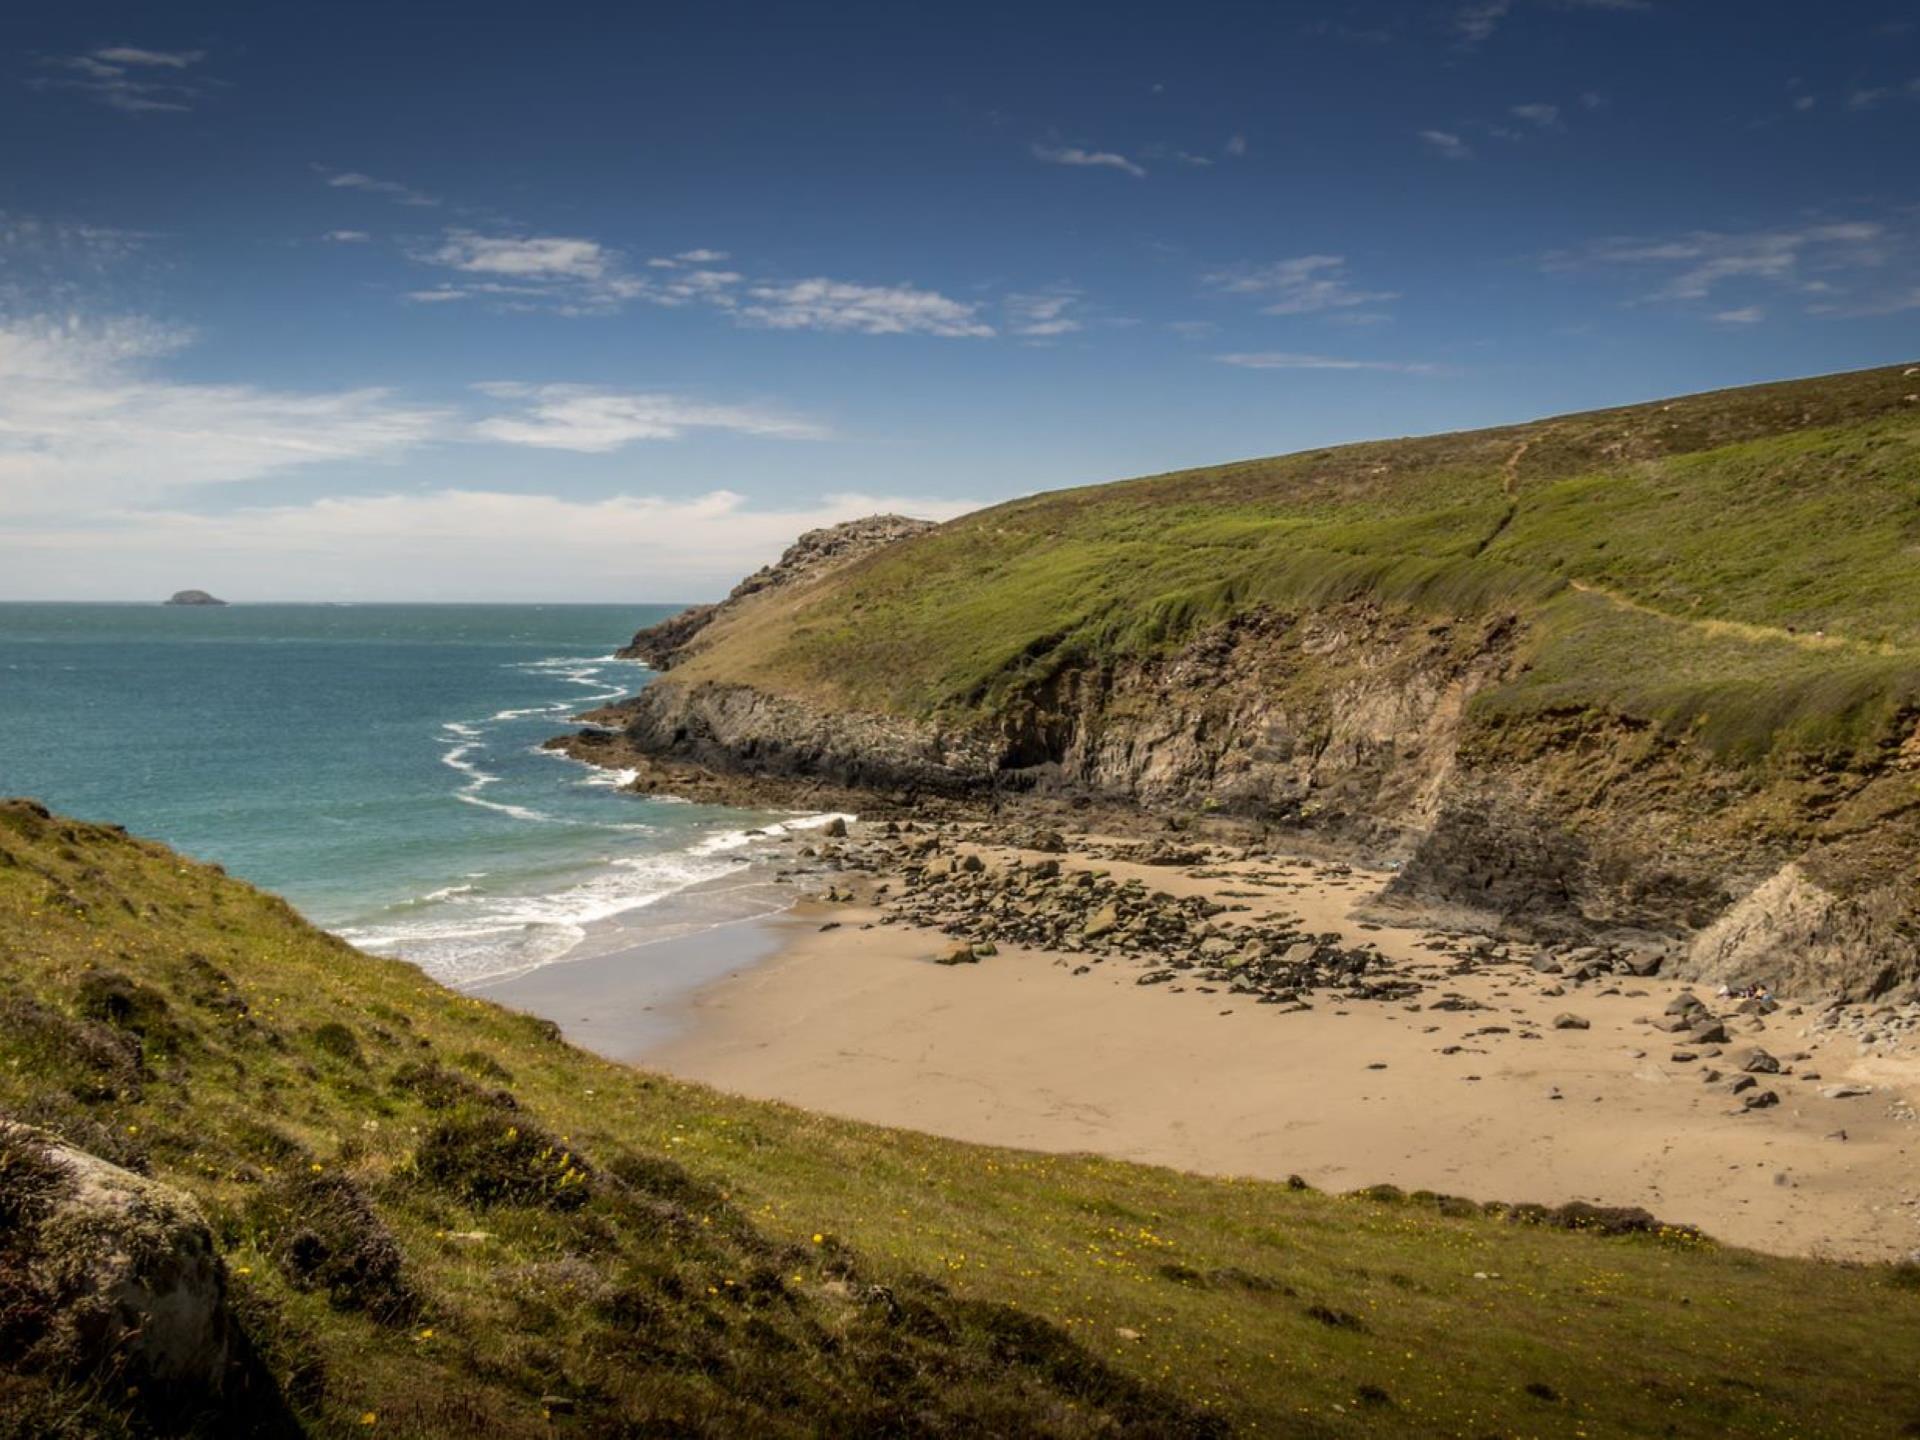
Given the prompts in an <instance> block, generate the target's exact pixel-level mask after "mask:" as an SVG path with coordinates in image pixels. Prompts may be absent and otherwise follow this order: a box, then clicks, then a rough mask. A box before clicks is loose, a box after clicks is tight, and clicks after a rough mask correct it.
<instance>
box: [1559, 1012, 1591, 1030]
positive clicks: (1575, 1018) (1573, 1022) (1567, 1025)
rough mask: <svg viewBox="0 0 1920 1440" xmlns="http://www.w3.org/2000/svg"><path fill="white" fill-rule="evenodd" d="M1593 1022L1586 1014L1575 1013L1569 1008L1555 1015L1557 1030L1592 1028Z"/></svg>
mask: <svg viewBox="0 0 1920 1440" xmlns="http://www.w3.org/2000/svg"><path fill="white" fill-rule="evenodd" d="M1592 1024H1593V1022H1592V1021H1590V1020H1588V1019H1587V1018H1586V1017H1585V1016H1583V1015H1575V1014H1574V1013H1573V1012H1572V1011H1569V1010H1563V1011H1561V1012H1560V1013H1559V1014H1558V1015H1556V1016H1554V1017H1553V1028H1554V1029H1556V1030H1587V1029H1591V1028H1592Z"/></svg>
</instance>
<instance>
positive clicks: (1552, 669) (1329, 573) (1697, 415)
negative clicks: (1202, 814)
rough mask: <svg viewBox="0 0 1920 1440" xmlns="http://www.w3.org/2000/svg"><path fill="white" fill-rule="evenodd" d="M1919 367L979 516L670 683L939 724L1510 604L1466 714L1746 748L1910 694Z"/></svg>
mask: <svg viewBox="0 0 1920 1440" xmlns="http://www.w3.org/2000/svg"><path fill="white" fill-rule="evenodd" d="M1916 392H1920V377H1916V376H1914V375H1912V374H1910V373H1908V372H1907V371H1906V370H1905V369H1903V368H1899V367H1895V368H1891V369H1883V370H1871V371H1863V372H1860V373H1858V374H1852V375H1840V376H1831V377H1825V378H1821V379H1816V380H1805V381H1794V382H1790V383H1786V384H1780V385H1767V386H1760V387H1756V388H1752V389H1746V390H1735V391H1725V392H1720V393H1717V394H1708V395H1697V396H1690V397H1687V398H1685V399H1680V400H1673V401H1667V402H1661V403H1657V404H1651V405H1639V406H1633V407H1629V408H1625V409H1619V410H1606V411H1598V412H1595V413H1592V414H1586V415H1573V416H1566V417H1561V418H1558V419H1552V420H1543V421H1539V422H1536V423H1533V424H1527V425H1515V426H1509V427H1506V428H1503V429H1497V430H1482V431H1474V432H1470V433H1465V434H1457V435H1441V436H1434V437H1430V438H1425V439H1417V440H1395V441H1383V442H1378V443H1371V444H1362V445H1350V446H1344V447H1341V448H1339V449H1334V450H1323V451H1316V452H1312V453H1306V454H1298V455H1288V456H1283V457H1280V458H1277V459H1271V460H1253V461H1246V462H1242V463H1239V464H1232V465H1220V466H1213V467H1210V468H1207V469H1201V470H1189V471H1182V472H1179V473H1176V474H1170V475H1159V476H1153V477H1149V478H1146V479H1140V480H1129V481H1123V482H1120V483H1118V484H1112V485H1103V486H1097V487H1093V488H1089V489H1080V490H1067V491H1060V492H1055V493H1051V494H1044V495H1038V496H1035V497H1032V498H1030V499H1025V500H1016V501H1013V502H1011V503H1009V504H1005V505H1000V506H996V507H994V508H992V509H989V510H983V511H980V512H978V513H976V514H973V515H969V516H966V517H965V518H963V519H961V520H957V521H954V522H953V523H951V524H948V525H945V526H943V527H941V528H940V529H939V530H938V531H937V532H935V533H933V534H930V535H926V536H922V537H919V538H917V539H914V540H909V541H906V542H904V543H902V544H899V545H896V546H893V547H891V548H889V549H886V550H884V551H881V552H880V553H879V554H877V555H874V556H873V557H871V558H869V559H868V560H866V561H865V562H864V563H862V564H859V565H857V566H854V567H852V568H850V569H849V570H847V571H845V572H843V573H842V574H841V575H840V576H838V577H836V579H835V580H834V581H833V582H832V583H831V584H829V585H827V586H825V587H822V588H821V589H820V590H818V591H816V592H814V593H812V594H809V595H807V596H805V597H804V598H802V599H801V600H800V601H798V602H797V603H792V604H788V605H782V606H775V605H769V606H765V607H762V608H761V609H760V610H758V611H750V612H746V613H743V614H742V615H741V616H740V617H738V619H737V620H736V621H735V623H733V624H732V625H730V626H725V627H720V628H717V629H716V630H715V631H713V632H710V637H709V642H708V643H707V644H706V645H705V646H704V647H702V649H701V652H700V653H698V654H697V655H696V656H694V657H693V658H692V659H691V660H689V661H688V662H687V665H686V667H685V669H686V675H685V678H687V679H689V680H695V679H731V680H740V681H750V682H751V683H754V684H756V685H760V686H763V687H769V688H776V689H778V688H789V689H791V690H793V691H795V692H796V693H801V694H806V695H809V696H813V697H816V698H824V699H828V700H831V701H833V702H835V703H842V704H847V705H852V706H859V707H864V708H870V709H875V710H881V711H888V712H893V713H898V714H901V715H906V716H914V717H927V716H936V715H941V716H946V717H948V718H959V719H964V718H965V717H968V716H977V715H982V714H990V713H992V712H993V711H994V710H995V709H996V707H998V706H1001V705H1004V704H1005V703H1006V702H1007V701H1008V699H1009V698H1010V697H1013V696H1016V695H1018V694H1019V693H1021V692H1022V691H1024V690H1029V689H1031V688H1032V687H1034V686H1036V685H1038V684H1041V683H1044V682H1045V681H1046V680H1047V679H1049V678H1050V677H1051V676H1053V675H1055V674H1057V673H1059V672H1060V671H1062V670H1065V669H1070V668H1076V667H1077V668H1085V667H1088V666H1099V665H1112V664H1115V663H1124V662H1127V661H1131V660H1137V659H1140V658H1142V657H1146V656H1150V655H1153V654H1157V653H1167V652H1168V651H1170V650H1172V649H1173V648H1175V647H1177V646H1178V645H1179V644H1180V643H1181V642H1182V641H1184V640H1187V639H1188V638H1190V637H1191V636H1193V635H1194V634H1195V633H1197V632H1198V631H1200V630H1202V629H1204V628H1205V627H1206V626H1208V625H1211V624H1215V623H1217V622H1219V621H1221V620H1223V619H1225V618H1227V617H1229V616H1231V615H1234V614H1237V613H1243V612H1246V611H1249V610H1252V609H1255V608H1258V607H1263V606H1264V607H1275V608H1280V609H1299V608H1302V607H1307V608H1313V607H1325V606H1328V605H1331V604H1336V603H1341V602H1349V601H1355V600H1368V601H1373V602H1377V603H1379V604H1382V605H1386V606H1390V607H1396V608H1402V609H1405V610H1407V611H1410V612H1414V613H1418V614H1426V615H1434V616H1441V617H1446V618H1458V617H1462V616H1478V615H1486V614H1491V613H1495V612H1501V613H1505V612H1513V613H1516V614H1518V615H1519V616H1520V617H1522V618H1523V620H1524V621H1525V623H1526V625H1527V627H1528V649H1527V655H1526V664H1525V666H1524V668H1523V669H1522V670H1521V671H1520V673H1518V674H1517V675H1515V676H1514V677H1513V678H1512V679H1511V680H1510V682H1509V683H1507V684H1505V685H1503V686H1501V687H1499V688H1498V689H1497V690H1494V691H1492V692H1490V693H1487V694H1485V695H1484V696H1482V697H1481V701H1480V703H1481V705H1482V706H1483V707H1485V708H1486V709H1487V710H1488V711H1490V712H1499V711H1504V712H1526V711H1540V710H1559V709H1566V708H1570V707H1571V708H1587V707H1593V708H1599V709H1604V710H1606V711H1609V712H1613V713H1618V714H1621V715H1626V716H1630V717H1633V718H1635V719H1641V720H1647V721H1651V722H1654V723H1656V724H1658V725H1660V726H1662V727H1666V728H1668V729H1670V730H1673V731H1675V732H1680V733H1686V734H1688V735H1690V736H1691V737H1693V738H1696V739H1698V740H1699V741H1701V742H1703V743H1704V744H1706V745H1707V746H1709V747H1710V748H1711V749H1712V750H1713V751H1714V752H1715V753H1716V754H1717V755H1719V756H1722V757H1728V758H1732V759H1734V760H1737V761H1739V762H1742V763H1755V762H1759V761H1762V760H1765V759H1767V758H1769V757H1782V756H1788V755H1806V754H1809V753H1814V754H1820V755H1824V756H1827V757H1830V758H1832V759H1835V760H1838V761H1844V760H1849V759H1853V758H1856V757H1858V756H1860V755H1862V754H1864V753H1867V752H1870V751H1871V750H1872V749H1873V748H1874V747H1875V746H1877V745H1878V744H1880V743H1881V742H1882V741H1883V740H1884V738H1885V736H1886V734H1887V732H1888V727H1889V726H1890V724H1891V722H1892V719H1893V717H1894V716H1895V715H1896V714H1900V713H1903V712H1905V711H1908V710H1910V709H1911V708H1912V707H1914V706H1915V704H1916V700H1917V699H1920V402H1916V400H1915V398H1914V397H1915V394H1916Z"/></svg>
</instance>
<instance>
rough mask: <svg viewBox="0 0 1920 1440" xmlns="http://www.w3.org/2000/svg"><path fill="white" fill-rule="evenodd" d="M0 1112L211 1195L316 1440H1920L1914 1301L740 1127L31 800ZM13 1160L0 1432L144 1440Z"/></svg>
mask: <svg viewBox="0 0 1920 1440" xmlns="http://www.w3.org/2000/svg"><path fill="white" fill-rule="evenodd" d="M0 1113H4V1114H5V1115H8V1116H11V1117H13V1118H15V1119H19V1120H24V1121H27V1122H30V1123H32V1124H35V1125H38V1126H41V1127H45V1128H47V1129H50V1130H52V1131H54V1132H56V1133H57V1134H59V1135H61V1136H63V1137H65V1138H66V1139H68V1140H69V1141H71V1142H72V1143H74V1144H76V1145H78V1146H80V1147H82V1148H84V1149H88V1150H91V1151H93V1152H94V1153H96V1154H99V1155H102V1156H104V1157H107V1158H109V1159H112V1160H114V1161H117V1162H118V1163H120V1164H122V1165H126V1166H130V1167H133V1168H136V1169H139V1170H142V1171H145V1172H148V1173H150V1174H151V1175H153V1176H154V1177H156V1178H158V1179H160V1180H162V1181H165V1182H167V1183H169V1184H172V1185H175V1186H178V1187H181V1188H182V1189H184V1190H186V1191H187V1192H190V1193H191V1194H192V1195H193V1196H195V1197H197V1199H198V1200H199V1202H200V1204H201V1206H202V1207H203V1209H204V1210H205V1212H206V1214H207V1215H208V1217H209V1219H210V1220H211V1222H212V1226H213V1229H214V1232H215V1235H216V1237H217V1242H218V1246H219V1249H220V1253H221V1255H222V1257H223V1258H224V1262H225V1264H226V1266H227V1269H228V1274H229V1276H230V1282H231V1293H232V1297H233V1302H234V1305H235V1308H236V1311H237V1314H238V1316H239V1318H240V1320H241V1322H242V1324H243V1325H244V1327H245V1330H246V1332H247V1334H248V1336H249V1337H250V1339H251V1341H252V1343H253V1346H254V1347H255V1348H256V1349H257V1351H258V1352H259V1355H260V1357H261V1360H262V1363H263V1365H264V1367H265V1370H266V1372H267V1374H268V1375H269V1376H270V1378H271V1381H272V1383H273V1385H274V1386H275V1387H276V1388H277V1390H278V1391H279V1393H280V1395H281V1397H282V1399H283V1402H284V1407H285V1412H284V1414H283V1415H282V1417H281V1418H282V1419H289V1420H291V1421H292V1422H293V1423H295V1424H297V1425H298V1426H300V1427H303V1428H305V1429H307V1430H309V1431H310V1432H311V1433H315V1434H322V1435H367V1434H374V1435H392V1436H448V1435H459V1436H478V1435H487V1436H519V1435H526V1436H533V1435H548V1434H555V1433H575V1434H580V1435H595V1436H610V1435H622V1436H626V1435H657V1436H701V1435H715V1436H722V1435H724V1436H737V1435H749V1434H750V1435H785V1434H791V1435H805V1434H817V1433H832V1434H838V1435H874V1436H878V1435H927V1436H959V1435H981V1436H988V1435H991V1436H1008V1435H1064V1436H1079V1435H1101V1436H1120V1435H1135V1436H1152V1437H1160V1436H1179V1435H1211V1434H1225V1433H1236V1434H1262V1435H1305V1436H1340V1435H1374V1434H1405V1435H1421V1436H1440V1435H1459V1436H1470V1437H1483V1436H1489V1435H1499V1436H1544V1435H1568V1436H1573V1435H1609V1436H1612V1435H1662V1436H1701V1437H1708V1436H1713V1437H1718V1436H1723V1435H1728V1434H1741V1435H1781V1436H1787V1435H1813V1434H1819V1435H1834V1436H1838V1435H1863V1436H1864V1435H1883V1436H1890V1435H1895V1434H1911V1433H1915V1431H1916V1428H1920V1374H1916V1372H1915V1370H1914V1367H1913V1363H1912V1360H1913V1357H1914V1355H1915V1354H1920V1285H1917V1284H1916V1283H1915V1280H1914V1277H1913V1274H1912V1272H1911V1270H1910V1269H1901V1268H1887V1267H1848V1266H1839V1265H1826V1264H1817V1263H1811V1262H1793V1261H1785V1260H1777V1259H1769V1258H1765V1257H1761V1256H1758V1255H1754V1254H1750V1253H1745V1252H1740V1251H1733V1250H1727V1249H1722V1248H1719V1247H1717V1246H1715V1245H1713V1244H1712V1243H1710V1242H1706V1241H1702V1240H1699V1239H1695V1238H1691V1237H1689V1236H1687V1235H1685V1234H1681V1233H1676V1232H1672V1231H1663V1230H1660V1229H1657V1228H1656V1229H1654V1230H1651V1231H1646V1232H1639V1233H1624V1234H1607V1233H1602V1231H1603V1229H1604V1228H1606V1227H1605V1225H1604V1224H1603V1225H1602V1226H1601V1227H1600V1228H1593V1227H1591V1226H1590V1227H1589V1228H1587V1229H1569V1228H1566V1226H1567V1224H1569V1223H1578V1222H1581V1221H1583V1220H1586V1221H1592V1220H1594V1219H1595V1218H1596V1217H1587V1216H1582V1215H1580V1214H1577V1213H1576V1214H1572V1215H1566V1216H1558V1217H1556V1216H1549V1215H1546V1214H1544V1213H1536V1212H1532V1211H1526V1210H1520V1211H1514V1212H1493V1213H1488V1212H1483V1211H1481V1210H1479V1209H1478V1208H1476V1207H1473V1206H1471V1205H1467V1204H1465V1203H1464V1202H1455V1201H1446V1200H1442V1199H1441V1198H1439V1197H1431V1196H1414V1197H1397V1198H1396V1197H1393V1196H1388V1195H1383V1196H1379V1197H1357V1196H1356V1197H1338V1196H1331V1195H1324V1194H1319V1193H1316V1192H1314V1191H1311V1190H1307V1189H1294V1188H1289V1187H1287V1186H1283V1185H1272V1184H1262V1183H1250V1182H1235V1181H1231V1180H1214V1179H1200V1178H1196V1177H1192V1176H1185V1175H1180V1174H1176V1173H1173V1172H1170V1171H1166V1170H1158V1169H1150V1168H1144V1167H1139V1166H1132V1165H1125V1164H1119V1163H1112V1162H1106V1161H1101V1160H1095V1159H1087V1158H1077V1157H1064V1158H1060V1157H1046V1156H1039V1155H1033V1154H1025V1153H1019V1152H1012V1151H1003V1150H993V1149H986V1148H982V1147H977V1146H969V1145H961V1144H956V1143H952V1142H946V1141H940V1140H935V1139H930V1138H927V1137H923V1136H916V1135H908V1134H901V1133H896V1132H890V1131H885V1130H880V1129H875V1128H872V1127H868V1126H863V1125H856V1124H851V1123H842V1122H838V1121H832V1120H826V1119H822V1118H820V1117H817V1116H812V1115H808V1114H804V1113H801V1112H799V1111H795V1110H792V1109H787V1108H784V1107H781V1106H776V1105H767V1104H761V1103H755V1102H749V1101H744V1100H737V1099H731V1098H728V1097H726V1096H722V1095H719V1094H716V1093H713V1092H711V1091H708V1090H704V1089H701V1088H699V1087H695V1086H689V1085H683V1084H679V1083H675V1082H673V1081H670V1080H667V1079H664V1078H662V1077H659V1076H655V1075H648V1074H645V1073H642V1072H639V1071H636V1070H631V1069H627V1068H623V1067H620V1066H617V1065H613V1064H609V1063H606V1062H603V1061H600V1060H598V1059H595V1058H593V1057H591V1056H588V1055H585V1054H583V1053H581V1052H579V1051H577V1050H574V1049H572V1048H570V1047H569V1046H567V1045H566V1044H564V1043H562V1042H561V1041H560V1039H559V1038H558V1037H557V1036H556V1035H555V1033H554V1032H553V1029H552V1027H551V1026H550V1025H547V1024H545V1023H543V1022H539V1021H535V1020H532V1019H529V1018H527V1017H523V1016H518V1015H514V1014H511V1013H509V1012H507V1011H504V1010H501V1009H498V1008H496V1007H494V1006H492V1005H489V1004H487V1003H485V1002H483V1001H480V1000H476V999H472V998H468V997H465V996H462V995H459V994H456V993H454V992H452V991H449V990H445V989H443V988H441V987H439V986H437V985H435V984H433V983H432V982H430V981H428V980H427V979H425V978H424V977H423V976H422V975H421V974H420V973H419V972H418V971H416V970H414V969H412V968H411V967H409V966H407V965H404V964H400V963H396V962H391V961H385V960H378V959H373V958H370V957H367V956H365V955H361V954H359V953H357V952H355V951H353V950H352V949H350V948H348V947H347V946H345V945H344V944H341V943H340V942H338V941H335V940H333V939H331V938H330V937H328V936H326V935H323V934H321V933H319V932H317V931H315V930H313V929H312V928H311V927H309V926H307V925H305V924H304V923H302V922H301V921H300V920H299V919H298V918H297V917H296V916H295V915H294V914H293V912H292V911H291V910H289V909H288V907H287V906H286V905H285V904H284V903H283V902H281V901H279V900H277V899H274V898H273V897H270V896H267V895H263V894H261V893H259V892H258V891H255V890H253V889H251V888H249V887H247V886H245V885H241V884H239V883H237V882H235V881H233V880H230V879H228V878H227V877H225V876H224V875H223V874H222V873H220V872H219V871H218V870H217V869H215V868H213V867H209V866H203V865H198V864H195V863H192V862H190V861H187V860H184V859H182V858H181V857H179V856H178V855H175V854H173V853H172V852H170V851H168V850H166V849H165V848H164V847H161V846H158V845H154V844H150V843H145V842H141V841H137V840H132V839H129V838H127V837H125V836H124V835H123V834H122V833H120V832H118V831H117V830H113V829H110V828H106V827H101V826H94V825H86V824H81V823H77V822H72V821H67V820H62V819H59V818H57V817H50V816H47V815H46V814H45V813H44V812H42V811H40V810H39V809H38V808H37V807H33V806H30V805H27V804H25V803H23V802H10V803H6V804H4V805H0ZM21 1161H22V1156H21V1155H20V1153H19V1150H18V1147H16V1146H9V1147H0V1218H4V1219H5V1220H6V1222H7V1223H6V1224H4V1225H0V1434H4V1435H10V1436H21V1437H25V1436H36V1437H38V1436H49V1435H94V1434H117V1433H129V1434H138V1433H142V1432H143V1430H144V1429H145V1428H146V1422H145V1421H144V1419H143V1413H144V1412H143V1405H144V1401H143V1399H142V1397H141V1396H139V1395H128V1394H126V1393H124V1391H122V1390H119V1389H116V1388H115V1387H114V1386H113V1385H112V1384H109V1383H104V1382H100V1381H98V1380H90V1379H89V1378H88V1377H86V1376H74V1375H69V1374H64V1373H63V1372H62V1371H61V1370H60V1368H59V1366H60V1362H61V1359H62V1356H61V1355H60V1354H59V1353H58V1352H57V1350H50V1349H49V1347H48V1346H47V1345H45V1344H43V1343H41V1342H42V1341H44V1338H45V1337H44V1334H43V1333H42V1332H43V1330H44V1321H45V1316H44V1315H43V1314H40V1313H39V1312H37V1311H36V1310H35V1308H34V1305H33V1303H32V1298H33V1293H34V1288H35V1285H36V1284H42V1287H43V1288H44V1284H43V1282H44V1281H45V1276H46V1273H47V1269H46V1267H47V1266H48V1265H50V1264H51V1265H53V1266H54V1268H55V1269H57V1261H58V1258H59V1257H58V1256H51V1257H49V1256H45V1255H38V1254H36V1253H35V1250H34V1246H35V1243H36V1242H35V1240H34V1234H33V1231H32V1227H31V1226H28V1225H23V1224H22V1223H20V1217H21V1216H22V1215H24V1214H26V1213H27V1210H26V1208H25V1204H24V1202H23V1201H22V1200H21V1193H22V1192H21V1186H22V1177H23V1175H25V1174H27V1173H30V1166H29V1167H28V1168H27V1169H26V1170H23V1168H22V1164H21ZM1515 1198H1516V1199H1524V1198H1526V1197H1515ZM1597 1219H1598V1220H1599V1221H1601V1222H1606V1221H1607V1220H1608V1217H1605V1216H1601V1217H1597ZM1613 1219H1614V1220H1615V1221H1617V1220H1618V1217H1613ZM36 1277H38V1278H37V1279H36ZM255 1418H258V1417H255ZM1903 1426H1905V1427H1906V1428H1905V1429H1902V1428H1901V1427H1903ZM204 1428H205V1430H206V1432H207V1433H218V1434H223V1435H224V1434H233V1433H240V1431H241V1428H242V1427H241V1426H240V1424H239V1417H236V1416H231V1415H230V1416H215V1417H212V1418H210V1419H209V1420H208V1421H207V1423H206V1425H205V1427H204ZM263 1428H268V1427H263Z"/></svg>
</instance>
